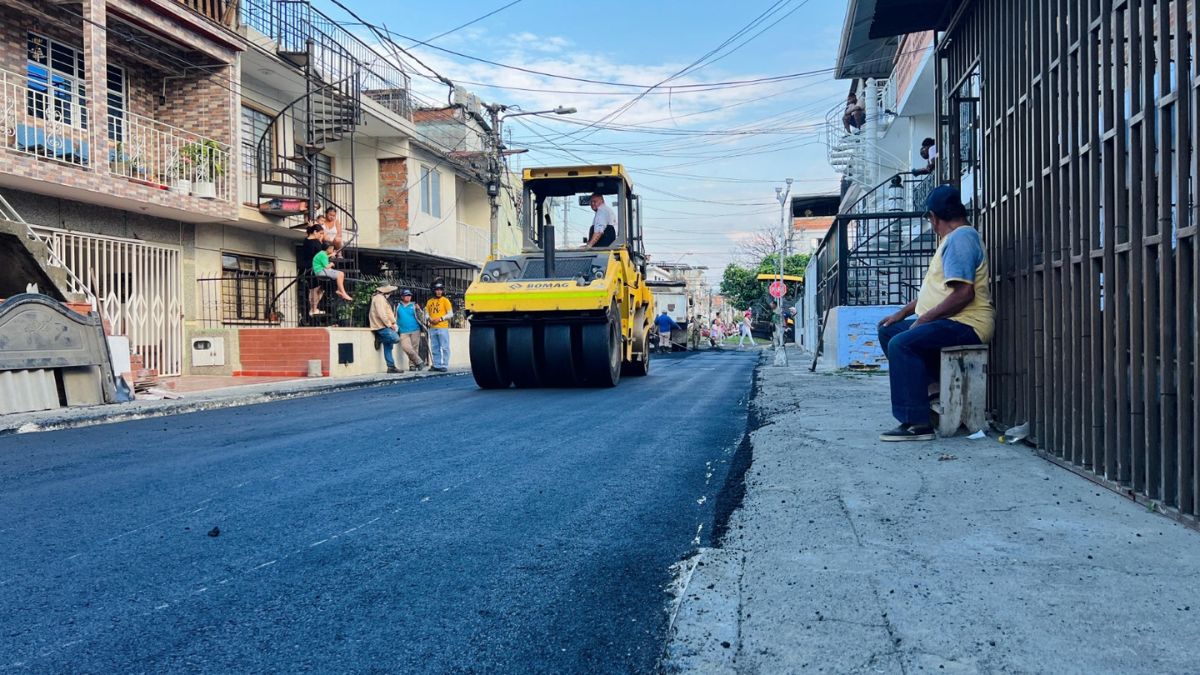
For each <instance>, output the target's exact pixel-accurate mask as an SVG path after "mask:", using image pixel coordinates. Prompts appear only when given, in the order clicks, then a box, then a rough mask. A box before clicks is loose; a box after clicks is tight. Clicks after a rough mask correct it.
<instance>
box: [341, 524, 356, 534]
mask: <svg viewBox="0 0 1200 675" xmlns="http://www.w3.org/2000/svg"><path fill="white" fill-rule="evenodd" d="M357 529H358V526H357V525H356V526H354V527H352V528H350V529H348V530H346V531H345V532H343V533H342V534H350V533H351V532H353V531H355V530H357Z"/></svg>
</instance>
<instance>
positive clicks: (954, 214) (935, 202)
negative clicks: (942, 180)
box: [925, 185, 967, 220]
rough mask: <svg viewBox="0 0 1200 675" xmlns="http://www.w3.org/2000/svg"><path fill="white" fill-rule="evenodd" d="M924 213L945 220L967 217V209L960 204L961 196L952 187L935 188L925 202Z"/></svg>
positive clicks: (940, 186)
mask: <svg viewBox="0 0 1200 675" xmlns="http://www.w3.org/2000/svg"><path fill="white" fill-rule="evenodd" d="M925 211H926V212H927V213H932V214H934V215H936V216H937V217H938V218H942V219H945V220H951V219H953V218H962V217H964V216H966V215H967V209H966V207H964V206H963V203H962V194H961V193H960V192H959V191H958V188H956V187H954V186H953V185H939V186H937V187H935V188H934V189H933V191H932V192H930V193H929V197H928V198H927V199H926V200H925Z"/></svg>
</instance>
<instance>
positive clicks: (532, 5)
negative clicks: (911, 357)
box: [318, 0, 848, 282]
mask: <svg viewBox="0 0 1200 675" xmlns="http://www.w3.org/2000/svg"><path fill="white" fill-rule="evenodd" d="M511 1H512V0H468V1H465V2H458V3H446V4H441V3H404V4H403V5H400V4H398V3H396V2H394V0H393V1H390V2H385V1H384V0H343V2H345V3H346V4H347V5H348V6H350V7H352V8H353V9H354V10H355V11H356V12H357V13H359V14H360V15H361V16H362V17H363V18H364V19H366V20H368V21H370V22H372V23H379V24H385V25H386V26H387V27H388V28H389V29H391V30H392V31H394V32H395V33H399V34H403V35H406V36H410V37H414V38H419V39H421V40H426V39H428V38H431V37H433V36H435V35H438V34H440V33H442V32H444V31H447V30H449V29H452V28H454V27H456V26H459V25H461V24H463V23H466V22H468V21H471V20H472V19H475V18H477V17H480V16H482V15H484V14H487V13H489V12H491V11H493V10H496V9H498V8H501V7H503V6H504V5H507V4H509V2H511ZM318 4H320V3H318ZM845 4H846V3H845V0H753V1H748V2H742V3H731V2H715V1H711V0H700V1H695V0H692V1H689V2H684V1H683V0H642V1H641V2H626V1H616V0H614V1H612V2H608V3H571V2H556V1H553V0H519V2H517V3H516V4H514V5H512V6H511V7H507V8H505V9H503V10H502V11H499V12H497V13H496V14H494V15H493V16H490V17H488V18H486V19H484V20H482V21H479V22H478V23H475V24H472V25H471V26H469V27H467V28H463V29H461V30H458V31H456V32H454V33H451V34H449V35H446V36H444V37H441V38H438V39H437V40H433V41H431V43H430V44H431V45H433V46H437V47H442V48H444V49H448V50H453V51H456V52H461V53H462V54H466V55H470V56H476V57H480V58H484V59H488V60H491V61H496V62H500V63H503V64H505V65H511V66H519V67H523V68H527V69H529V70H534V71H539V72H541V73H546V74H547V75H539V74H530V73H524V72H519V71H516V70H513V69H509V68H504V67H498V66H493V65H488V64H482V63H478V62H473V61H470V60H467V59H463V58H461V57H458V56H455V55H452V54H448V53H446V52H443V51H438V50H437V49H434V48H433V47H432V46H428V45H425V46H415V47H413V48H412V53H413V54H414V55H415V56H416V57H418V58H420V59H421V60H422V61H423V62H425V63H426V64H427V65H428V66H430V67H432V68H433V69H434V70H436V71H437V72H439V73H440V74H442V75H445V76H447V77H449V78H450V79H451V80H453V81H455V82H456V83H462V84H461V86H463V87H464V88H466V89H469V90H471V91H473V92H474V93H476V94H477V95H479V96H480V97H481V98H483V99H484V100H485V101H489V102H500V103H504V104H508V105H517V106H520V107H521V108H523V109H525V110H542V109H546V108H553V107H555V106H557V105H564V106H570V107H575V108H577V109H578V113H576V114H575V115H573V116H571V117H570V118H553V117H546V118H543V117H524V118H517V119H513V120H510V121H509V122H508V123H507V125H506V130H507V131H508V132H509V133H510V134H511V144H512V146H513V147H526V148H529V149H530V152H529V153H528V154H525V155H522V156H521V157H520V162H521V163H522V164H524V165H525V166H544V165H554V164H565V163H572V164H573V163H579V162H580V159H583V160H587V161H588V162H592V163H609V162H620V163H623V164H625V165H626V166H628V167H629V168H630V173H631V174H632V177H633V180H634V184H635V186H636V187H637V189H638V192H639V193H640V194H641V195H642V197H643V200H644V204H645V215H646V243H647V250H648V252H649V253H650V254H651V256H652V257H653V258H654V259H657V260H660V261H664V262H686V263H691V264H701V265H708V266H709V267H711V268H713V269H712V271H711V272H710V274H709V279H710V280H711V281H714V282H715V281H716V280H718V279H719V277H720V270H721V269H723V268H724V266H725V264H726V263H727V262H729V261H730V260H731V259H734V258H736V257H737V248H738V242H739V241H742V240H744V239H745V238H746V237H748V236H751V235H752V234H753V233H754V232H757V231H760V230H762V229H763V228H766V227H771V226H775V227H777V226H778V222H779V207H778V203H777V202H776V201H775V192H774V188H775V186H777V185H780V186H781V185H783V179H784V178H786V177H792V178H794V179H796V183H795V184H794V186H793V193H795V194H813V193H822V192H824V193H830V192H836V190H837V176H836V174H834V173H833V171H832V170H831V169H830V168H829V165H828V163H827V162H826V156H825V152H826V150H825V146H824V144H823V142H822V141H823V137H822V133H821V132H822V129H823V127H824V121H825V118H826V114H827V112H828V111H829V110H830V109H832V108H835V107H838V106H839V102H840V101H841V100H842V99H843V97H844V96H845V93H844V92H845V91H846V90H847V89H848V83H846V82H837V81H834V80H833V79H832V74H831V73H829V72H828V69H830V68H831V67H832V66H833V63H834V59H835V57H836V49H837V44H838V40H839V37H840V33H841V27H842V21H843V18H844V15H845ZM597 8H600V9H599V10H597ZM329 13H330V14H331V15H333V16H335V17H341V16H344V15H341V14H339V11H338V10H337V9H336V8H334V9H329ZM764 13H765V14H764ZM760 17H761V20H760V22H759V23H757V24H754V25H753V28H752V29H750V30H749V31H747V32H745V33H744V34H743V35H742V36H741V37H739V38H737V39H735V40H734V41H733V42H732V43H730V45H728V46H727V47H725V48H724V49H722V50H720V51H718V52H716V53H715V54H713V55H712V56H711V57H710V59H716V60H709V61H706V62H703V67H701V68H699V69H696V70H692V71H689V72H686V73H684V74H683V75H682V76H679V77H677V78H675V79H672V80H670V81H669V82H668V84H667V85H664V86H663V87H662V88H659V89H656V90H651V93H649V94H646V95H644V96H642V97H641V98H638V95H639V94H640V93H642V92H644V91H645V89H638V88H633V87H624V86H610V85H606V84H593V83H581V82H576V81H572V80H568V79H564V78H561V77H554V76H556V75H568V76H572V77H580V78H585V79H591V80H599V81H603V82H612V83H620V84H636V85H647V86H648V85H653V84H656V83H658V82H660V81H662V80H664V79H666V78H668V77H671V76H672V75H675V74H676V73H677V72H678V71H680V70H681V69H683V68H685V67H687V66H688V65H689V64H692V63H693V62H694V61H696V60H697V59H699V58H700V57H702V56H703V55H705V54H706V53H708V52H709V51H710V50H712V49H714V48H716V47H718V46H719V45H720V44H721V43H722V42H723V41H725V40H727V39H729V38H731V37H733V36H734V35H735V34H737V33H738V32H739V31H740V30H742V29H743V28H746V27H747V26H749V25H751V24H752V22H754V21H755V19H756V18H760ZM755 34H757V35H755ZM751 38H752V39H751ZM400 43H401V44H402V45H404V46H408V45H409V43H408V42H405V41H403V40H401V41H400ZM739 45H740V46H739ZM734 47H736V49H734ZM413 69H414V70H415V71H417V72H425V71H423V69H422V68H420V67H419V66H417V65H416V64H413ZM810 71H821V72H817V73H814V74H812V75H803V76H797V77H794V78H791V79H787V80H781V81H775V82H765V83H756V84H753V85H746V86H728V85H723V86H718V87H715V88H714V87H705V86H704V85H705V84H707V83H729V82H743V81H746V80H758V79H761V78H772V77H777V76H783V75H793V74H800V73H808V72H810ZM487 85H495V86H487ZM414 88H415V89H416V90H417V91H418V92H419V93H420V94H421V95H422V96H423V97H424V98H426V99H427V100H429V101H431V102H432V101H434V100H438V101H445V100H446V88H445V87H444V86H442V85H439V84H436V83H434V82H433V81H431V80H430V79H427V78H423V77H420V76H419V75H418V76H417V77H415V78H414ZM518 88H519V89H518ZM524 89H529V90H536V91H524ZM593 123H595V124H593ZM588 124H593V126H584V125H588ZM567 219H568V221H569V223H568V227H569V229H570V240H569V241H572V242H573V241H574V240H576V239H577V238H578V236H577V235H579V236H581V235H582V232H583V229H584V228H585V227H586V223H585V220H590V217H589V212H585V211H582V210H575V211H573V212H571V213H570V214H569V215H568V216H567Z"/></svg>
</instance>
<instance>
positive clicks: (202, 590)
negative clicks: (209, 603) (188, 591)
mask: <svg viewBox="0 0 1200 675" xmlns="http://www.w3.org/2000/svg"><path fill="white" fill-rule="evenodd" d="M207 590H208V586H205V587H204V588H201V589H200V590H198V591H196V595H200V594H201V593H203V592H204V591H207Z"/></svg>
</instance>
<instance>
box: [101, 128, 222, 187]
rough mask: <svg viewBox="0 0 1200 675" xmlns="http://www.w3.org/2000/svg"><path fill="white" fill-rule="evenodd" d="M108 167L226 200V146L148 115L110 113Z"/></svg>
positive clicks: (118, 172)
mask: <svg viewBox="0 0 1200 675" xmlns="http://www.w3.org/2000/svg"><path fill="white" fill-rule="evenodd" d="M108 135H109V138H110V139H111V140H110V146H111V149H110V150H109V152H108V161H109V170H110V171H111V172H112V173H113V174H116V175H118V176H123V177H125V178H128V179H130V180H133V181H138V182H143V183H147V184H150V185H157V186H164V187H169V188H170V189H172V190H177V191H181V192H189V191H190V192H191V194H193V195H194V196H197V197H204V198H207V199H219V200H222V201H230V200H232V199H233V198H234V197H235V195H234V194H233V190H232V187H233V181H232V180H231V178H230V176H229V172H230V169H232V165H231V164H230V152H229V146H228V145H225V144H224V143H219V142H217V141H214V140H212V139H210V138H205V137H203V136H200V135H198V134H193V133H191V132H189V131H185V130H183V129H180V128H178V127H173V126H171V125H169V124H163V123H162V122H159V121H157V120H152V119H150V118H148V117H142V116H141V115H135V114H133V113H128V112H127V113H123V114H122V115H121V116H116V115H109V116H108Z"/></svg>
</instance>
